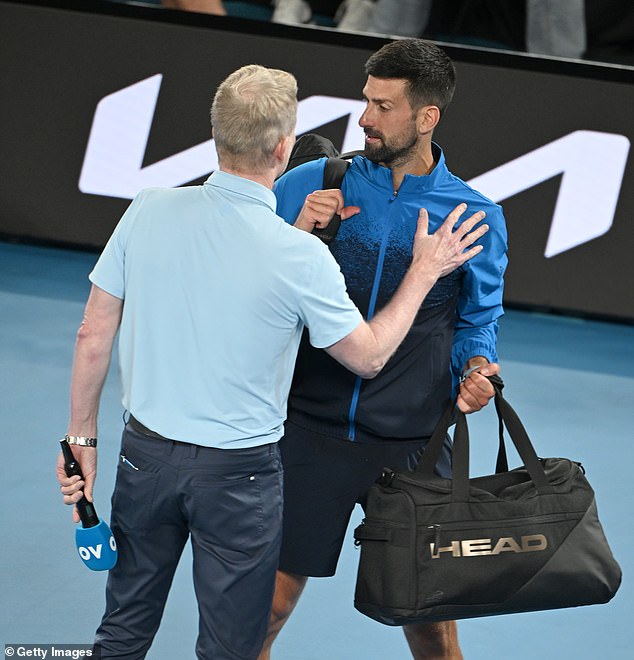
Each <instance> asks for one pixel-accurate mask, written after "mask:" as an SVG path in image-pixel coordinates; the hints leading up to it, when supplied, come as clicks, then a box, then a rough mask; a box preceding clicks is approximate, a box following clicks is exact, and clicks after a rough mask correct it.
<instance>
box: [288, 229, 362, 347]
mask: <svg viewBox="0 0 634 660" xmlns="http://www.w3.org/2000/svg"><path fill="white" fill-rule="evenodd" d="M310 238H311V241H312V242H314V244H313V245H311V248H312V252H313V253H314V254H311V255H310V258H311V263H312V265H313V268H312V269H310V273H309V277H308V278H307V281H306V283H305V285H304V286H303V290H302V291H300V292H299V307H300V317H301V319H302V321H303V323H304V325H305V326H306V327H307V328H308V333H309V338H310V343H311V345H312V346H314V347H315V348H326V347H328V346H332V344H335V343H336V342H338V341H339V340H340V339H343V338H344V337H345V336H347V335H349V334H350V333H351V332H352V331H353V330H354V329H355V328H356V327H357V326H358V325H359V323H361V322H362V321H363V317H362V316H361V312H359V310H358V309H357V307H356V306H355V304H354V303H353V302H352V300H350V296H348V292H347V291H346V283H345V281H344V278H343V274H342V273H341V269H340V268H339V264H337V262H336V261H335V259H334V257H333V256H332V254H331V253H330V250H328V248H327V247H326V246H325V245H324V244H323V243H322V242H321V241H320V240H319V239H317V238H315V237H312V236H311V237H310Z"/></svg>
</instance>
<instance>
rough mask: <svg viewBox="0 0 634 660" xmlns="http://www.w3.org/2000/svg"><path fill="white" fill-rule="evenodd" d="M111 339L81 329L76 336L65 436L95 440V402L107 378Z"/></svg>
mask: <svg viewBox="0 0 634 660" xmlns="http://www.w3.org/2000/svg"><path fill="white" fill-rule="evenodd" d="M112 344H113V338H109V337H104V336H100V335H99V334H96V333H92V332H91V330H90V329H88V328H87V327H86V326H85V325H82V327H81V328H80V329H79V332H78V333H77V342H76V345H75V357H74V360H73V371H72V377H71V386H70V419H69V422H68V434H69V435H84V436H88V437H97V416H98V413H99V399H100V397H101V391H102V389H103V385H104V383H105V380H106V376H107V374H108V368H109V366H110V356H111V353H112Z"/></svg>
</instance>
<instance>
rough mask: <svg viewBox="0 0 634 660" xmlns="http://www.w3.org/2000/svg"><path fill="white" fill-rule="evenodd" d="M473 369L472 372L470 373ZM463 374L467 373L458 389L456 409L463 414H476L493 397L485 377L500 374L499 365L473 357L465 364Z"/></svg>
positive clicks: (491, 386)
mask: <svg viewBox="0 0 634 660" xmlns="http://www.w3.org/2000/svg"><path fill="white" fill-rule="evenodd" d="M472 369H474V371H471V370H472ZM465 373H468V375H467V377H466V378H464V379H463V380H462V381H461V383H460V386H459V389H458V401H457V405H458V408H459V409H460V410H461V411H462V412H463V413H472V412H477V411H478V410H481V409H482V408H484V406H486V405H487V403H489V401H490V400H491V399H492V398H493V397H494V396H495V390H494V389H493V385H491V382H490V381H489V379H488V378H487V376H494V375H496V374H499V373H500V365H499V364H496V363H494V362H491V363H489V362H488V361H487V360H486V358H484V357H480V356H478V357H475V358H472V359H471V360H469V362H467V366H466V367H465Z"/></svg>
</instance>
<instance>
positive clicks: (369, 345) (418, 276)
mask: <svg viewBox="0 0 634 660" xmlns="http://www.w3.org/2000/svg"><path fill="white" fill-rule="evenodd" d="M435 282H436V278H435V276H434V275H433V274H432V273H431V271H430V270H428V269H421V268H416V269H410V270H409V271H408V272H407V273H406V274H405V277H404V278H403V280H402V281H401V284H400V286H399V288H398V289H397V291H396V293H395V294H394V296H393V297H392V299H391V300H390V302H389V303H388V304H387V305H386V306H385V307H384V308H383V309H382V310H381V311H380V312H378V313H377V314H376V316H375V317H374V318H373V319H372V320H370V321H369V322H364V323H362V324H360V325H359V326H358V327H357V328H356V329H355V330H354V331H353V332H352V333H350V335H348V336H347V337H344V339H342V340H341V341H339V342H337V343H336V344H334V345H333V346H330V347H329V348H328V349H326V350H327V352H328V353H329V354H330V355H331V356H332V357H334V358H335V359H336V360H337V361H339V362H340V363H341V364H343V365H344V366H345V367H346V368H348V369H350V371H352V372H354V373H356V374H357V375H359V376H361V377H363V378H374V377H375V376H376V375H377V374H378V373H379V372H380V371H381V369H382V368H383V367H384V366H385V364H386V362H387V361H388V360H389V359H390V357H391V356H392V355H393V354H394V352H395V351H396V349H397V348H398V346H399V345H400V343H401V342H402V341H403V339H404V338H405V335H406V334H407V333H408V331H409V329H410V328H411V326H412V323H413V322H414V318H415V317H416V313H417V312H418V309H419V308H420V306H421V304H422V302H423V300H424V299H425V296H426V295H427V294H428V293H429V291H430V289H431V288H432V286H433V285H434V283H435Z"/></svg>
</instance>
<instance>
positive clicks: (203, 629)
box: [58, 65, 486, 660]
mask: <svg viewBox="0 0 634 660" xmlns="http://www.w3.org/2000/svg"><path fill="white" fill-rule="evenodd" d="M296 114H297V84H296V81H295V79H294V78H293V77H292V76H291V75H290V74H288V73H286V72H283V71H278V70H272V69H265V68H263V67H260V66H256V65H251V66H247V67H243V68H242V69H239V70H238V71H236V72H235V73H233V74H231V75H230V76H229V77H228V78H227V79H226V80H225V81H224V82H223V83H222V84H221V85H220V87H219V88H218V91H217V93H216V96H215V98H214V102H213V105H212V124H213V127H214V138H215V142H216V148H217V150H218V159H219V163H220V171H218V172H214V173H213V174H212V175H211V176H210V177H209V179H208V180H207V181H206V182H205V184H204V185H202V186H194V187H186V188H181V189H175V190H165V189H149V190H145V191H143V192H141V193H140V194H139V195H138V196H137V198H136V199H135V200H134V201H133V203H132V204H131V205H130V207H129V209H128V210H127V211H126V213H125V214H124V216H123V218H122V219H121V221H120V222H119V224H118V226H117V228H116V229H115V231H114V233H113V234H112V236H111V238H110V240H109V241H108V244H107V245H106V247H105V249H104V251H103V253H102V255H101V257H100V258H99V261H98V262H97V264H96V266H95V268H94V270H93V272H92V273H91V274H90V280H91V282H92V288H91V293H90V296H89V299H88V302H87V304H86V310H85V313H84V319H83V322H82V325H81V326H80V329H79V332H78V335H77V344H76V348H75V358H74V363H73V374H72V382H71V412H70V420H69V425H68V432H67V433H68V434H67V436H66V440H67V442H68V443H69V444H70V445H71V449H72V451H73V453H74V455H75V458H76V459H77V461H78V462H79V463H80V465H81V467H82V470H83V473H84V476H85V481H82V480H80V479H79V477H77V476H75V477H71V478H68V477H66V476H65V475H64V469H63V461H62V459H61V457H60V459H59V460H58V478H59V481H60V484H61V491H62V493H63V495H64V501H65V502H66V503H67V504H75V503H76V502H77V501H78V500H79V498H80V497H81V496H82V493H84V494H85V495H86V497H87V498H88V499H89V500H92V490H93V485H94V480H95V475H96V461H97V450H96V443H97V440H96V438H97V413H98V407H99V399H100V395H101V390H102V387H103V383H104V380H105V377H106V373H107V370H108V365H109V361H110V356H111V351H112V348H113V343H114V338H115V335H116V333H117V331H119V334H120V336H119V353H120V364H121V377H122V389H123V405H124V407H125V409H126V410H127V411H128V412H129V414H130V418H129V422H128V424H127V425H126V427H125V429H124V432H123V438H122V444H121V460H120V462H119V467H118V472H117V482H116V485H115V490H114V495H113V503H112V523H111V527H112V530H113V533H114V536H115V539H116V542H117V546H118V549H119V560H118V563H117V565H116V566H115V567H114V568H113V569H112V570H111V572H110V575H109V579H108V585H107V589H106V611H105V614H104V616H103V619H102V622H101V624H100V626H99V628H98V630H97V634H96V640H95V653H96V654H97V655H98V656H99V657H102V658H115V657H116V658H126V659H130V660H131V659H133V658H134V659H137V658H143V657H145V655H146V653H147V651H148V649H149V647H150V645H151V643H152V640H153V638H154V635H155V633H156V631H157V629H158V626H159V623H160V619H161V615H162V613H163V608H164V606H165V602H166V599H167V595H168V592H169V589H170V585H171V582H172V578H173V575H174V571H175V569H176V566H177V564H178V560H179V558H180V555H181V553H182V550H183V547H184V545H185V543H186V542H187V540H188V539H189V538H191V543H192V549H193V556H194V570H193V576H194V586H195V589H196V595H197V599H198V604H199V614H200V625H199V636H198V641H197V644H196V654H197V656H198V657H199V658H203V659H206V660H225V659H226V660H234V659H244V660H254V659H255V658H257V656H258V653H259V650H260V648H261V646H262V643H263V641H264V636H265V633H266V629H267V622H268V616H269V613H270V607H271V599H272V594H273V586H274V579H275V569H276V567H277V560H278V554H279V545H280V534H281V514H282V500H281V466H280V460H279V455H278V449H277V440H278V439H279V438H280V436H281V435H282V425H283V422H284V419H285V415H286V401H287V397H288V392H289V388H290V382H291V377H292V373H293V367H294V363H295V358H296V355H297V350H298V345H299V340H300V336H301V334H302V331H303V329H304V327H306V328H307V329H308V332H309V336H310V341H311V343H312V345H313V346H315V347H318V348H324V349H325V350H326V351H327V352H328V353H329V354H330V355H331V356H332V357H333V358H334V359H336V360H338V361H339V362H341V363H342V364H344V365H345V366H346V367H348V368H349V369H351V370H352V371H354V372H355V373H357V374H359V375H361V376H362V377H366V378H372V377H374V376H375V375H376V374H377V373H378V371H379V370H380V369H381V368H382V366H383V365H384V364H385V362H386V361H387V360H388V358H389V357H390V356H391V355H392V353H393V352H394V351H395V350H396V348H397V347H398V345H399V343H400V341H401V340H402V338H403V336H404V335H405V333H406V332H407V330H408V328H409V326H410V325H411V323H412V320H413V318H414V316H415V314H416V311H417V309H418V308H419V306H420V304H421V302H422V300H423V298H424V297H425V295H426V294H427V292H428V291H429V290H430V288H431V287H432V286H433V285H434V283H435V282H436V280H437V279H438V278H439V277H442V276H443V275H445V274H446V273H448V272H450V271H451V270H453V269H454V268H456V267H457V266H459V265H460V264H462V263H464V262H465V261H466V260H468V259H470V258H471V257H472V256H474V255H475V254H477V253H478V252H479V251H480V249H481V248H480V247H477V246H473V247H472V244H473V243H474V241H476V240H477V239H478V238H479V237H480V236H481V235H482V234H483V233H484V232H485V231H486V226H480V227H479V228H477V229H475V230H474V229H473V228H474V227H475V225H476V224H477V223H478V222H479V221H480V220H481V219H482V216H480V215H478V214H476V215H474V216H472V218H471V219H469V220H466V221H465V222H463V223H462V224H461V225H460V227H459V228H458V229H456V230H455V231H452V230H453V227H454V225H455V224H456V222H457V221H458V218H459V216H460V214H461V212H462V211H463V209H460V208H458V209H456V210H455V211H454V212H453V213H452V214H450V216H449V217H448V219H447V221H446V222H445V224H444V225H443V226H442V227H441V229H440V230H438V231H437V232H436V233H435V234H433V235H429V234H428V233H427V217H426V214H425V212H421V219H420V223H419V229H418V232H417V238H416V240H415V242H414V249H413V256H412V265H411V267H410V269H409V271H408V273H407V274H406V276H405V278H404V280H403V284H402V285H401V287H400V288H399V290H398V291H397V292H396V294H395V295H394V297H393V299H392V301H391V302H390V303H389V304H388V305H386V307H385V308H384V309H383V310H381V312H380V313H378V314H377V315H376V316H375V317H374V319H373V320H372V321H371V322H369V323H366V322H365V321H364V320H363V318H362V317H361V314H360V313H359V311H358V310H357V309H356V307H355V306H354V305H353V303H352V302H351V301H350V299H349V298H348V295H347V293H346V289H345V284H344V281H343V277H342V275H341V272H340V271H339V267H338V266H337V264H336V262H335V261H334V259H333V258H332V256H331V254H330V252H329V251H328V249H327V248H326V246H325V245H323V244H322V243H321V241H320V240H319V239H318V238H316V237H315V236H312V235H311V234H310V233H309V232H308V231H302V230H301V229H297V228H294V227H292V226H290V225H289V224H287V223H286V222H284V221H283V220H282V219H280V218H279V217H278V216H277V215H275V196H274V195H273V193H272V190H271V189H272V186H273V182H274V180H275V178H276V177H277V176H278V175H279V174H280V173H281V172H282V171H283V170H284V168H285V166H286V163H287V162H288V157H289V154H290V150H291V148H292V146H293V143H294V128H295V121H296ZM339 210H340V211H341V213H342V215H343V216H344V217H347V216H350V215H354V214H355V213H356V212H357V211H358V209H357V208H350V207H349V208H346V209H339ZM302 213H304V211H302ZM300 217H301V214H300ZM303 224H305V223H301V222H300V223H299V225H300V226H303ZM472 230H473V231H472ZM73 515H74V518H75V520H76V521H77V520H78V516H77V512H76V511H74V514H73Z"/></svg>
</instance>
